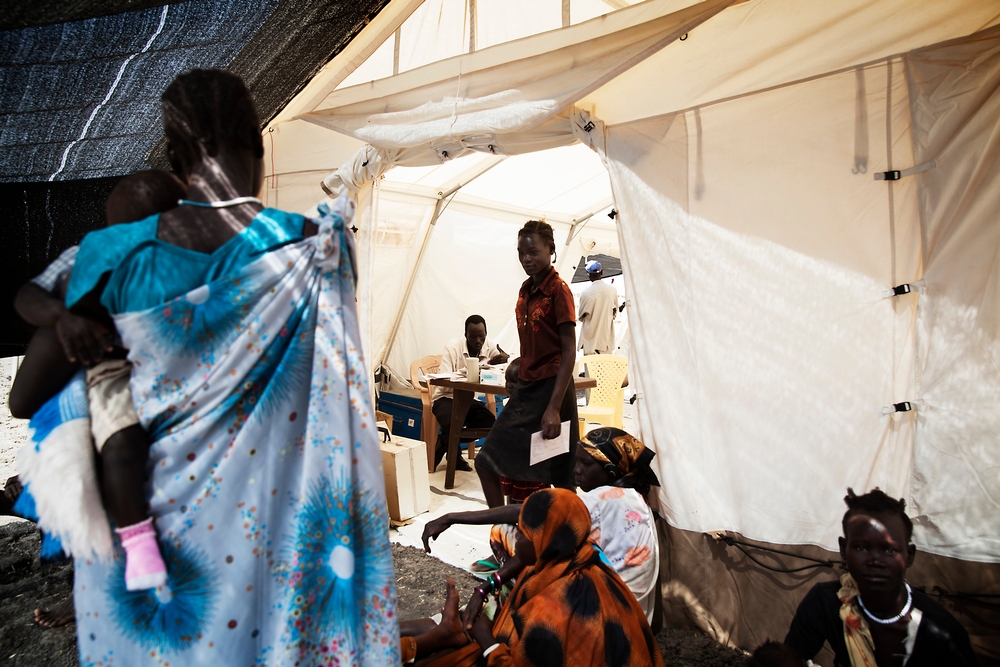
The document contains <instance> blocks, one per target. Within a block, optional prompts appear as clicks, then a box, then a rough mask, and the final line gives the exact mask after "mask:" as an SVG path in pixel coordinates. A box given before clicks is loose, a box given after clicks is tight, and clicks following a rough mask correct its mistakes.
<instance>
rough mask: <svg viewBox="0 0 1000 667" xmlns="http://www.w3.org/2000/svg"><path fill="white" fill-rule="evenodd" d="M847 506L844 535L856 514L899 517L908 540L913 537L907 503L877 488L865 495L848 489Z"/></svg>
mask: <svg viewBox="0 0 1000 667" xmlns="http://www.w3.org/2000/svg"><path fill="white" fill-rule="evenodd" d="M844 502H845V503H846V504H847V511H846V512H845V513H844V518H843V521H842V522H841V527H842V528H843V529H844V535H845V536H846V535H847V521H848V519H850V518H851V517H852V516H854V515H856V514H867V515H869V516H870V515H875V516H880V515H881V516H898V517H899V518H900V519H901V520H902V521H903V530H905V531H906V540H907V541H909V540H910V538H911V537H912V536H913V522H912V521H911V520H910V517H908V516H906V501H905V500H903V499H902V498H900V499H899V500H897V499H895V498H892V497H890V496H889V495H888V494H886V493H885V491H883V490H882V489H880V488H878V487H877V486H876V487H875V488H874V489H872V490H871V491H869V492H868V493H866V494H864V495H861V496H859V495H857V494H856V493H854V489H852V488H848V489H847V495H846V496H844Z"/></svg>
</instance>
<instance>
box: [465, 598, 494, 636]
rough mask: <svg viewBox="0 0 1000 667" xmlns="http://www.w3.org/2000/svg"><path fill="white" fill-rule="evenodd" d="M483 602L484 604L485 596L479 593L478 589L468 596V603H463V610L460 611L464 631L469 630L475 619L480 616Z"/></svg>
mask: <svg viewBox="0 0 1000 667" xmlns="http://www.w3.org/2000/svg"><path fill="white" fill-rule="evenodd" d="M484 604H486V596H485V595H482V594H480V593H479V591H478V590H477V591H475V592H474V593H473V594H472V597H471V598H469V603H468V604H467V605H465V611H464V612H462V627H463V628H465V631H466V632H470V631H471V630H472V627H473V625H475V623H476V620H477V619H478V618H480V617H481V616H482V613H483V605H484ZM487 621H489V619H487Z"/></svg>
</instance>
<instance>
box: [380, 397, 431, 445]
mask: <svg viewBox="0 0 1000 667" xmlns="http://www.w3.org/2000/svg"><path fill="white" fill-rule="evenodd" d="M378 409H379V410H381V411H382V412H386V413H388V414H390V415H392V433H393V435H401V436H403V437H404V438H410V439H412V440H421V437H420V433H421V430H420V429H421V426H422V423H423V415H424V404H423V403H422V402H421V401H420V392H419V391H418V390H416V389H396V390H394V391H391V392H389V391H383V392H381V393H380V394H379V397H378Z"/></svg>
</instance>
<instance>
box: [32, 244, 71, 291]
mask: <svg viewBox="0 0 1000 667" xmlns="http://www.w3.org/2000/svg"><path fill="white" fill-rule="evenodd" d="M79 249H80V246H78V245H71V246H70V247H68V248H66V249H65V250H63V251H62V254H61V255H59V257H57V258H56V261H54V262H52V263H51V264H49V265H48V267H46V269H45V270H44V271H42V272H41V273H40V274H38V275H37V276H35V277H34V278H32V279H31V282H33V283H35V284H36V285H38V286H39V287H41V288H42V289H43V290H45V291H46V292H51V291H52V290H54V289H55V288H56V285H58V284H59V281H60V280H62V279H63V278H65V277H68V276H69V274H70V272H71V271H72V270H73V264H75V263H76V251H77V250H79Z"/></svg>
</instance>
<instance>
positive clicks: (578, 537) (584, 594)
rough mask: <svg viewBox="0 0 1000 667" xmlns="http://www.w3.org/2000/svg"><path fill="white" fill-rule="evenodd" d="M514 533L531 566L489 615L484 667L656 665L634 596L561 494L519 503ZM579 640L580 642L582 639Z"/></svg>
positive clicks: (539, 494)
mask: <svg viewBox="0 0 1000 667" xmlns="http://www.w3.org/2000/svg"><path fill="white" fill-rule="evenodd" d="M518 529H519V530H520V531H521V532H522V533H523V534H524V536H525V537H526V538H527V539H529V540H530V541H531V543H532V546H534V547H535V554H536V556H537V560H536V561H535V564H534V565H533V566H532V567H530V568H528V569H526V570H525V571H524V572H523V573H522V574H521V576H520V577H518V580H517V586H516V587H515V588H514V591H513V592H512V593H511V595H510V598H509V599H508V600H507V604H505V605H504V607H503V609H502V610H501V611H500V614H499V615H498V616H497V619H496V622H495V623H494V626H493V633H494V634H495V635H496V638H497V641H498V642H500V643H501V647H500V648H498V649H497V650H495V651H494V652H493V653H491V654H490V656H489V659H488V664H490V665H494V664H498V665H501V664H502V665H505V664H510V663H511V658H513V662H514V663H515V664H563V665H573V666H574V667H605V664H606V660H607V661H608V662H613V663H614V664H622V665H626V664H627V665H632V666H634V667H662V665H663V659H662V658H661V657H660V653H659V650H658V649H657V648H656V642H655V640H654V639H653V633H652V631H651V630H650V628H649V624H648V623H647V622H646V615H645V613H644V612H643V611H642V608H641V607H640V606H639V603H638V602H636V600H635V596H634V595H633V594H632V592H631V591H630V590H629V589H628V587H627V586H626V585H625V584H624V583H623V582H622V580H621V578H620V577H619V576H618V574H617V573H616V572H615V571H614V570H612V569H611V568H609V567H607V566H606V565H604V564H603V563H602V562H601V558H600V555H599V554H598V552H597V550H596V549H594V547H593V545H592V544H591V542H590V537H589V535H590V512H589V511H588V510H587V506H586V505H584V503H583V501H582V500H580V498H579V497H578V496H577V495H576V494H575V493H573V492H572V491H567V490H566V489H543V490H541V491H536V492H535V493H533V494H531V496H530V497H529V498H528V499H527V500H526V501H524V506H523V507H522V508H521V516H520V520H519V522H518ZM584 638H585V640H584Z"/></svg>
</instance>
